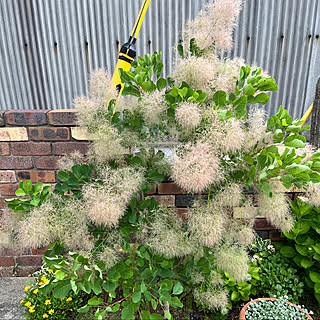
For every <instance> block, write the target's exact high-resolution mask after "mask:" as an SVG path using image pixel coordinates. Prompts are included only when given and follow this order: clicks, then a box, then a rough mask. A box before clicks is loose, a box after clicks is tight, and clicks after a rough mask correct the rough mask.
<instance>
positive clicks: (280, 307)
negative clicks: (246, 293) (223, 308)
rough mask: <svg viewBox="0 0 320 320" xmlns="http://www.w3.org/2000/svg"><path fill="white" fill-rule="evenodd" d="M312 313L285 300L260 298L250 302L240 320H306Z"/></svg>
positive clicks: (242, 311) (243, 309)
mask: <svg viewBox="0 0 320 320" xmlns="http://www.w3.org/2000/svg"><path fill="white" fill-rule="evenodd" d="M309 314H312V311H310V312H308V310H306V309H304V308H303V306H302V307H301V306H297V305H295V304H293V303H291V302H288V301H287V300H286V299H284V298H280V299H277V298H259V299H255V300H251V301H249V302H248V303H247V304H246V305H245V306H244V307H243V308H242V310H241V312H240V316H239V320H273V319H279V320H281V319H286V320H290V319H292V320H300V319H301V320H306V319H311V320H312V318H311V316H310V315H309Z"/></svg>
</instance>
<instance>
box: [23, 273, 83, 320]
mask: <svg viewBox="0 0 320 320" xmlns="http://www.w3.org/2000/svg"><path fill="white" fill-rule="evenodd" d="M34 276H35V280H34V281H28V283H27V286H26V287H25V292H26V296H25V298H24V299H23V300H21V301H20V304H21V306H22V307H24V308H25V313H24V314H23V315H24V316H26V317H27V318H28V319H32V320H43V319H57V320H62V319H70V317H71V315H72V314H73V313H74V312H75V310H77V308H78V305H79V304H80V303H81V302H82V299H81V298H80V296H79V295H75V294H74V293H73V292H70V294H69V295H68V296H67V297H66V298H60V299H58V298H55V297H54V296H53V295H52V293H48V294H47V295H44V294H43V293H41V291H39V288H41V287H43V286H44V285H46V284H47V283H48V282H49V281H50V280H53V279H54V278H55V277H54V274H53V270H52V269H48V268H44V267H43V268H42V269H41V271H40V272H37V273H36V274H34ZM40 290H41V289H40Z"/></svg>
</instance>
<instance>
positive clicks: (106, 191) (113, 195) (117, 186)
mask: <svg viewBox="0 0 320 320" xmlns="http://www.w3.org/2000/svg"><path fill="white" fill-rule="evenodd" d="M102 176H103V181H104V184H103V185H97V184H87V185H85V186H84V188H83V198H84V200H85V207H86V210H87V213H88V217H89V219H90V220H91V221H92V222H93V223H95V224H96V225H105V226H115V225H117V224H118V222H119V219H120V218H121V217H122V216H123V214H124V212H125V210H126V207H127V205H128V203H129V201H130V199H131V197H132V196H133V195H134V194H135V193H136V192H137V191H138V190H139V188H140V186H141V184H142V183H143V175H142V173H139V172H135V171H134V170H133V169H131V168H121V169H117V170H112V169H110V168H109V169H108V168H107V169H105V171H104V172H103V173H102Z"/></svg>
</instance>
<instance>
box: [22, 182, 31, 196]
mask: <svg viewBox="0 0 320 320" xmlns="http://www.w3.org/2000/svg"><path fill="white" fill-rule="evenodd" d="M22 185H23V189H24V190H25V191H27V192H28V193H29V192H30V191H32V182H31V181H30V180H26V181H23V184H22Z"/></svg>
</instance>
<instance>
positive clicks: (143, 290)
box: [140, 281, 147, 292]
mask: <svg viewBox="0 0 320 320" xmlns="http://www.w3.org/2000/svg"><path fill="white" fill-rule="evenodd" d="M140 290H141V292H145V291H147V286H146V285H145V283H144V281H142V282H141V287H140Z"/></svg>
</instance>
